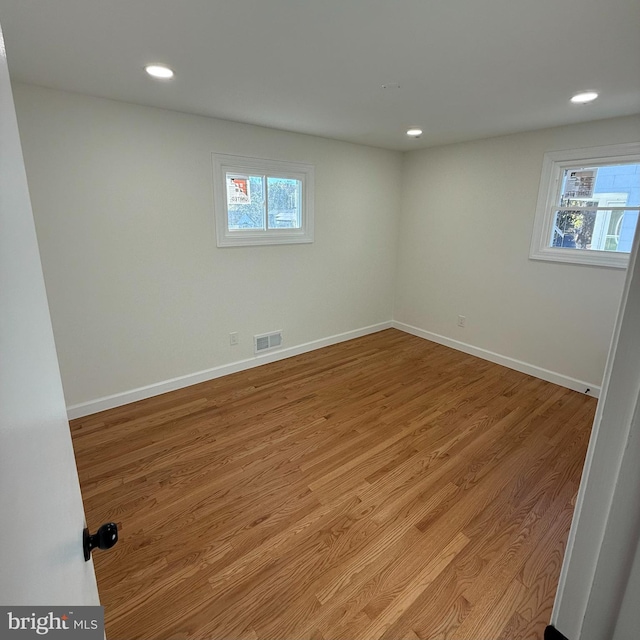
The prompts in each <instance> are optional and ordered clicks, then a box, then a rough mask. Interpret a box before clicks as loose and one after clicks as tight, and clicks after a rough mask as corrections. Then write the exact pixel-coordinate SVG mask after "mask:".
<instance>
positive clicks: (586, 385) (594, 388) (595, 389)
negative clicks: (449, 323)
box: [391, 320, 600, 398]
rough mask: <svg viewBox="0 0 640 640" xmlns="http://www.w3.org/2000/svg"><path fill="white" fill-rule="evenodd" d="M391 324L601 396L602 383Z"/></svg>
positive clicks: (428, 332) (405, 326)
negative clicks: (594, 382) (579, 378)
mask: <svg viewBox="0 0 640 640" xmlns="http://www.w3.org/2000/svg"><path fill="white" fill-rule="evenodd" d="M391 326H392V327H393V328H394V329H398V330H400V331H404V332H405V333H410V334H411V335H414V336H418V337H419V338H424V339H425V340H430V341H431V342H437V343H438V344H442V345H444V346H445V347H451V348H452V349H456V350H457V351H463V352H464V353H468V354H470V355H472V356H477V357H478V358H483V359H484V360H489V361H490V362H495V363H496V364H501V365H502V366H504V367H508V368H509V369H515V370H516V371H520V373H526V374H528V375H530V376H535V377H536V378H540V379H541V380H546V381H547V382H553V383H554V384H558V385H560V386H561V387H566V388H567V389H572V390H573V391H578V392H579V393H585V392H586V390H587V389H589V395H590V396H593V397H594V398H598V397H599V396H600V385H596V384H593V383H591V382H584V381H583V380H576V379H575V378H571V377H570V376H565V375H563V374H561V373H557V372H556V371H549V369H543V368H542V367H537V366H535V365H533V364H529V363H528V362H522V361H521V360H516V359H515V358H510V357H508V356H503V355H501V354H499V353H494V352H493V351H488V350H487V349H481V348H480V347H474V346H473V345H471V344H467V343H466V342H460V341H459V340H454V339H453V338H447V337H446V336H441V335H439V334H437V333H431V331H425V330H424V329H419V328H418V327H413V326H411V325H410V324H404V323H403V322H397V321H395V320H394V321H393V322H392V323H391Z"/></svg>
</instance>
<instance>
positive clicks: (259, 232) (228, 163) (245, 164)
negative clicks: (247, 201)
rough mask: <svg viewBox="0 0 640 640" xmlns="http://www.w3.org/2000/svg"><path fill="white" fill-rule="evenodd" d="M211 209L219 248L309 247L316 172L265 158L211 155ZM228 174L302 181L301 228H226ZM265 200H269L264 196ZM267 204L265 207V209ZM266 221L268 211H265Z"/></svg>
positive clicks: (227, 217)
mask: <svg viewBox="0 0 640 640" xmlns="http://www.w3.org/2000/svg"><path fill="white" fill-rule="evenodd" d="M212 155H213V210H214V218H215V223H216V240H217V245H218V247H246V246H254V245H274V244H301V243H303V244H308V243H312V242H313V204H314V177H315V170H314V166H313V165H311V164H306V163H302V162H285V161H282V160H272V159H268V158H255V157H250V156H239V155H230V154H226V153H213V154H212ZM227 173H238V174H241V175H242V174H245V175H260V176H263V177H264V179H265V187H266V180H267V178H289V179H295V180H300V181H301V189H302V196H301V198H300V206H301V211H300V222H301V227H300V228H296V229H287V228H283V229H229V210H228V205H227V187H226V176H227ZM265 200H268V197H267V194H266V193H265ZM267 206H268V205H266V204H265V207H267ZM265 215H266V216H267V218H268V210H265Z"/></svg>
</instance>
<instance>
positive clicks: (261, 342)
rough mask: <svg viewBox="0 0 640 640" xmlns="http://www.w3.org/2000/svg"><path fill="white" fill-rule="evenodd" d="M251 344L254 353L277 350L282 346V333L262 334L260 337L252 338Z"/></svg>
mask: <svg viewBox="0 0 640 640" xmlns="http://www.w3.org/2000/svg"><path fill="white" fill-rule="evenodd" d="M253 344H254V346H255V352H256V353H262V352H263V351H270V350H271V349H277V348H278V347H279V346H280V345H281V344H282V331H274V332H273V333H263V334H262V335H260V336H253Z"/></svg>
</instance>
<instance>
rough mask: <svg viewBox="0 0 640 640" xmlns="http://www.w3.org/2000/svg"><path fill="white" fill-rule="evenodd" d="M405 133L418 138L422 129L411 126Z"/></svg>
mask: <svg viewBox="0 0 640 640" xmlns="http://www.w3.org/2000/svg"><path fill="white" fill-rule="evenodd" d="M407 135H408V136H411V137H412V138H419V137H420V136H421V135H422V129H418V128H417V127H416V128H412V129H409V130H408V131H407Z"/></svg>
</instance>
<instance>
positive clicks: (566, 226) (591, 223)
mask: <svg viewBox="0 0 640 640" xmlns="http://www.w3.org/2000/svg"><path fill="white" fill-rule="evenodd" d="M584 206H592V205H590V204H586V205H584ZM637 224H638V210H635V211H634V210H631V209H628V210H623V211H619V210H618V211H616V210H615V209H614V210H602V209H598V210H596V209H593V210H585V209H580V210H575V209H560V210H558V211H556V212H555V216H554V224H553V230H552V232H551V238H550V246H551V247H563V248H569V249H586V250H595V251H614V252H617V253H629V252H630V251H631V245H632V243H633V237H634V234H635V231H636V226H637Z"/></svg>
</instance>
